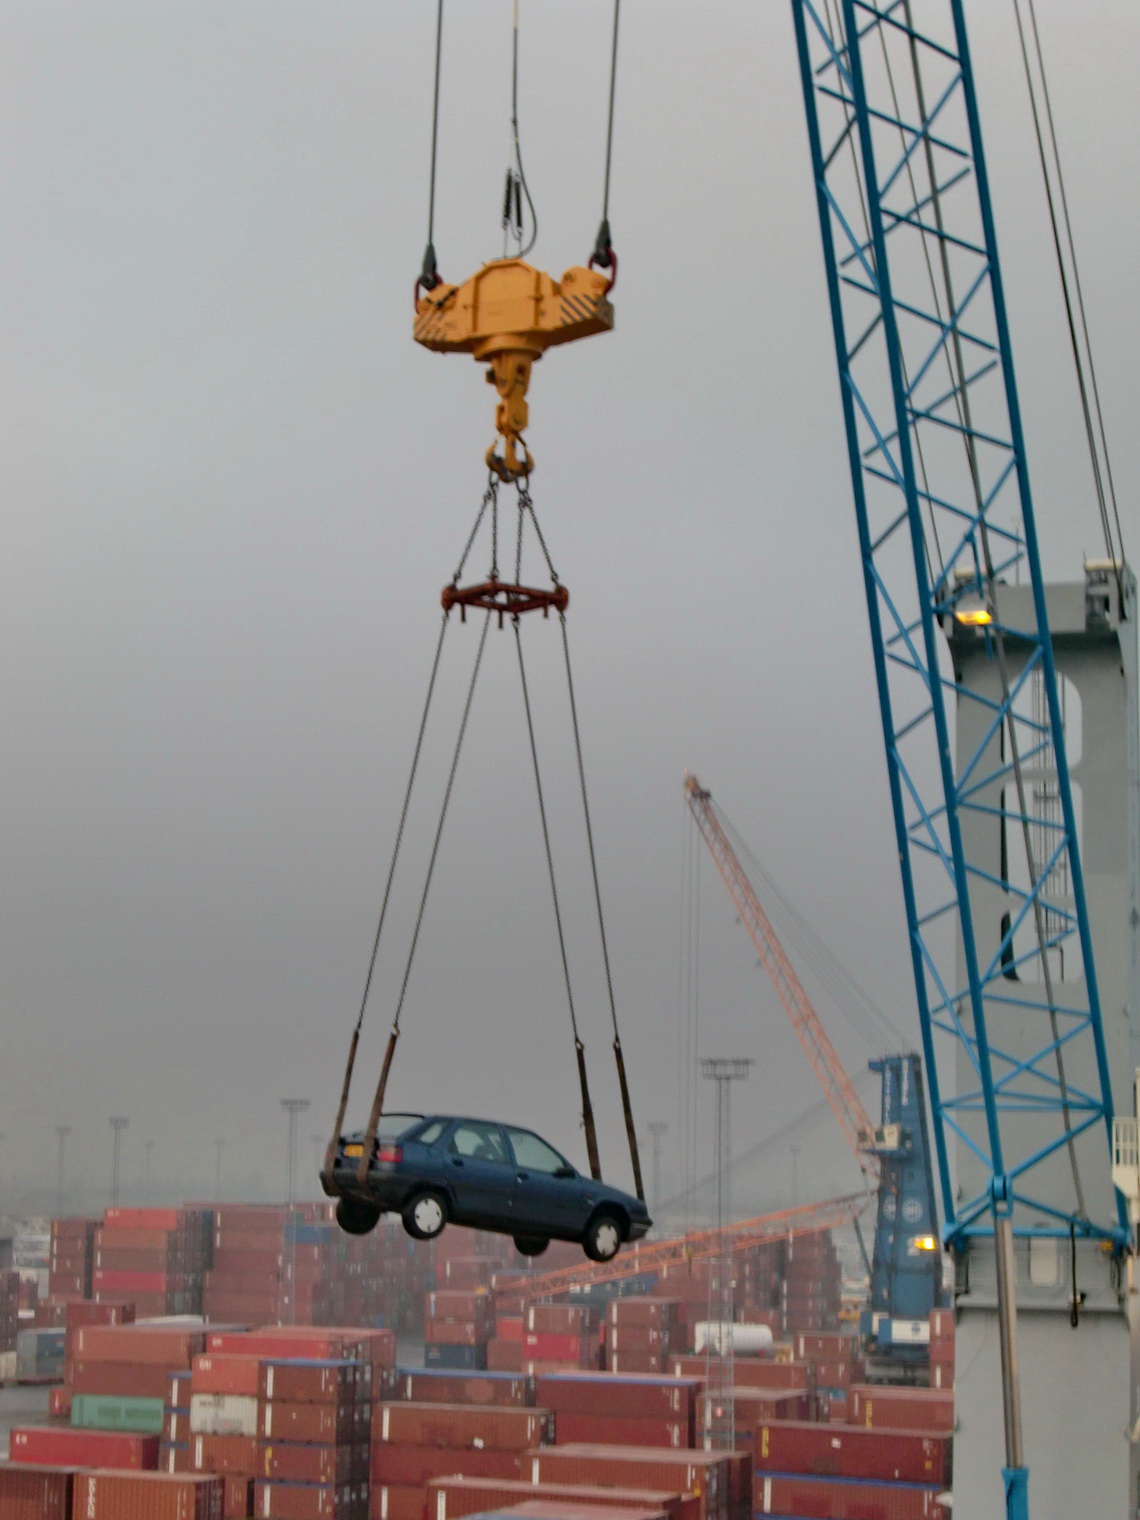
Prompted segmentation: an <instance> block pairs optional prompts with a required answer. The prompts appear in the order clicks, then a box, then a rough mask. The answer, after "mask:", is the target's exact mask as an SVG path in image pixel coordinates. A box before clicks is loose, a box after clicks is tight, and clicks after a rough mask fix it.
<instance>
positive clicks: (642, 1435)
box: [556, 1413, 693, 1447]
mask: <svg viewBox="0 0 1140 1520" xmlns="http://www.w3.org/2000/svg"><path fill="white" fill-rule="evenodd" d="M556 1420H557V1425H556V1440H557V1441H558V1442H560V1443H566V1442H576V1443H582V1442H585V1443H587V1444H594V1445H599V1446H670V1447H688V1446H691V1445H692V1443H693V1425H692V1422H691V1420H684V1421H681V1420H660V1419H658V1420H650V1419H637V1418H632V1419H627V1418H626V1417H624V1416H622V1415H613V1414H601V1413H599V1414H567V1413H564V1414H560V1415H557V1416H556Z"/></svg>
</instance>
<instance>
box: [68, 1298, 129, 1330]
mask: <svg viewBox="0 0 1140 1520" xmlns="http://www.w3.org/2000/svg"><path fill="white" fill-rule="evenodd" d="M134 1320H135V1306H134V1304H133V1303H130V1302H129V1301H128V1300H126V1299H123V1300H120V1302H118V1303H115V1302H114V1301H111V1302H109V1303H102V1304H96V1303H93V1302H91V1301H89V1300H87V1299H77V1300H74V1301H73V1302H71V1303H69V1304H68V1306H67V1328H68V1329H69V1330H78V1329H79V1327H80V1326H81V1325H133V1324H134Z"/></svg>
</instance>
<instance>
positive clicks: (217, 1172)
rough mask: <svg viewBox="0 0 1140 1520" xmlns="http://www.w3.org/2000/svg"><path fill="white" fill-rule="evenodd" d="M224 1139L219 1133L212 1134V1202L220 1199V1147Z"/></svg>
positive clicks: (223, 1144)
mask: <svg viewBox="0 0 1140 1520" xmlns="http://www.w3.org/2000/svg"><path fill="white" fill-rule="evenodd" d="M225 1143H226V1142H225V1141H224V1140H223V1139H222V1137H221V1136H220V1135H215V1136H214V1202H215V1203H221V1201H222V1149H223V1147H224V1146H225Z"/></svg>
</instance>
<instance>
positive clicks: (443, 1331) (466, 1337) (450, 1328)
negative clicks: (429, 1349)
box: [424, 1319, 490, 1346]
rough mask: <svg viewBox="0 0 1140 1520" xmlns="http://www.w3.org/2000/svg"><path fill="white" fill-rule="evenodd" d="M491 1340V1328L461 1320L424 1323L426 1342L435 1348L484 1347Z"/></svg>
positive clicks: (437, 1320)
mask: <svg viewBox="0 0 1140 1520" xmlns="http://www.w3.org/2000/svg"><path fill="white" fill-rule="evenodd" d="M489 1339H490V1333H489V1326H488V1325H482V1324H475V1322H474V1321H467V1320H461V1319H429V1320H425V1321H424V1340H425V1341H427V1342H428V1343H429V1344H430V1345H433V1346H482V1345H485V1344H486V1342H487V1341H488V1340H489Z"/></svg>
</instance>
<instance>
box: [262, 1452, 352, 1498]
mask: <svg viewBox="0 0 1140 1520" xmlns="http://www.w3.org/2000/svg"><path fill="white" fill-rule="evenodd" d="M352 1458H353V1450H352V1447H351V1446H311V1445H305V1444H302V1443H300V1442H291V1441H290V1442H281V1443H278V1442H275V1441H263V1442H262V1443H261V1467H260V1473H261V1475H262V1477H265V1478H275V1479H277V1480H278V1481H280V1482H285V1483H332V1484H334V1485H336V1486H337V1487H342V1486H343V1485H344V1484H346V1483H351V1482H352V1476H353V1474H352Z"/></svg>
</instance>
